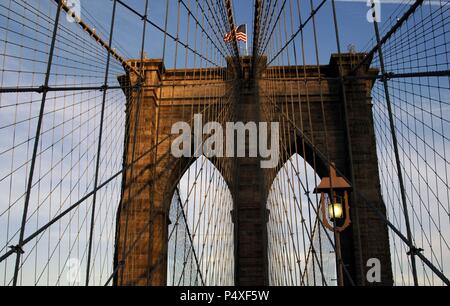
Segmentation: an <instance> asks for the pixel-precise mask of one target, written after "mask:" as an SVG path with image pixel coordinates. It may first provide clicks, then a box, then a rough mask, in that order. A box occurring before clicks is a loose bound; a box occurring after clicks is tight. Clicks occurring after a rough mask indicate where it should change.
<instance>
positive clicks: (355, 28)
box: [81, 0, 398, 66]
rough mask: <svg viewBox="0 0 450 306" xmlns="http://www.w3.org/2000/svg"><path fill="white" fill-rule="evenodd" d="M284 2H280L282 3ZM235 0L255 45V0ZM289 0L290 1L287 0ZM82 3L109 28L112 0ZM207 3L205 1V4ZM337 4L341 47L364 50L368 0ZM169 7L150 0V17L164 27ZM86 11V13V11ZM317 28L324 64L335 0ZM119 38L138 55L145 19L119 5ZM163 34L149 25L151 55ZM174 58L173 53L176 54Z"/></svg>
mask: <svg viewBox="0 0 450 306" xmlns="http://www.w3.org/2000/svg"><path fill="white" fill-rule="evenodd" d="M281 2H282V1H280V2H279V3H281ZM292 2H293V3H294V5H296V4H295V3H296V2H297V1H296V0H293V1H292ZM319 2H320V1H317V0H315V1H313V3H314V6H317V5H318V4H319ZM126 3H127V4H129V5H130V6H132V7H133V8H134V9H136V10H137V11H139V12H143V11H144V1H142V0H128V1H126ZM176 3H177V1H169V21H170V22H169V23H170V25H169V31H168V32H169V33H171V34H173V35H175V33H176V25H177V22H176V20H177V7H176ZM185 3H186V5H189V3H191V5H192V7H191V9H192V11H195V1H193V0H191V1H185ZM233 3H234V12H235V21H236V23H237V24H238V25H239V24H248V31H249V32H250V33H249V40H250V41H249V46H251V44H252V41H253V40H252V39H253V38H252V33H253V5H254V4H253V1H252V0H236V1H234V2H233ZM287 3H289V1H287ZM81 4H82V18H83V19H85V20H87V22H88V23H89V21H90V20H89V19H88V17H89V16H87V14H86V12H88V13H90V14H92V12H95V17H96V19H97V22H98V24H95V25H94V26H96V27H98V28H99V25H101V26H102V27H103V28H104V29H108V31H109V23H110V16H111V8H112V1H109V0H99V1H83V0H81ZM203 5H204V4H203ZM397 6H398V4H392V3H385V4H382V6H381V9H382V11H381V12H382V16H383V17H384V16H386V19H387V17H388V16H391V14H392V12H393V11H394V9H395V8H396V7H397ZM301 7H302V13H301V14H302V18H303V19H306V18H307V17H308V16H309V14H310V5H309V1H301ZM336 7H337V11H338V23H339V27H340V29H339V30H340V36H341V37H340V38H341V46H342V49H343V51H345V50H347V46H348V45H349V44H354V45H355V46H356V49H357V50H358V51H362V50H365V49H367V43H368V42H369V40H370V39H371V38H372V37H373V36H374V35H373V33H374V32H373V25H372V24H371V23H369V22H367V19H366V15H367V11H368V9H369V8H368V6H367V5H366V2H365V1H336ZM165 10H166V1H164V0H157V1H154V0H153V1H149V10H148V12H149V19H150V20H151V21H153V22H155V23H156V24H157V25H159V26H160V27H162V28H163V27H164V19H165ZM83 12H84V13H85V14H83ZM185 15H186V10H185V8H181V17H180V20H181V22H180V24H181V29H180V36H183V33H184V32H185V30H183V27H186V23H187V22H186V17H185ZM294 19H298V17H295V16H294ZM383 21H385V20H383V19H382V23H381V27H383ZM316 22H317V31H318V39H319V45H320V50H319V53H320V60H321V62H322V63H327V62H328V60H329V56H330V53H332V52H336V40H335V36H334V35H335V34H334V24H333V20H332V8H331V1H328V2H327V4H325V5H324V6H323V7H322V8H321V10H320V13H319V14H317V20H316ZM305 33H306V35H307V37H306V38H308V35H309V33H311V28H310V27H306V29H305ZM114 36H115V40H116V41H119V42H120V43H119V44H117V43H116V44H115V46H117V47H119V46H120V47H122V48H123V50H124V51H125V54H124V55H125V56H131V57H138V54H139V49H140V41H141V36H142V22H141V21H140V20H139V18H136V16H135V15H133V14H131V13H130V12H128V11H127V10H126V9H124V8H123V7H121V6H120V5H119V9H118V14H117V26H116V30H115V34H114ZM162 38H163V35H162V34H161V32H160V31H157V30H155V29H154V28H153V27H152V26H149V27H148V28H147V36H146V40H147V43H146V48H145V50H146V53H147V54H148V56H149V57H155V58H161V57H162V41H163V39H162ZM241 47H242V48H244V44H243V43H242V44H241ZM173 49H174V45H173V44H172V42H168V45H167V52H166V58H167V60H166V61H167V62H168V66H170V62H172V63H173V59H172V58H171V54H173ZM306 49H307V51H308V54H309V55H310V56H311V61H313V60H314V58H313V57H312V53H311V52H313V46H312V42H311V41H310V40H307V46H306ZM172 57H173V56H172Z"/></svg>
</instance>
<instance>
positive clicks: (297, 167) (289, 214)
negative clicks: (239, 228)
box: [267, 154, 337, 286]
mask: <svg viewBox="0 0 450 306" xmlns="http://www.w3.org/2000/svg"><path fill="white" fill-rule="evenodd" d="M319 183H320V176H319V175H318V171H314V168H313V167H311V165H310V164H309V163H308V162H307V161H306V160H305V159H303V158H302V157H301V156H300V155H299V154H294V155H293V156H292V157H291V158H289V159H288V160H287V161H286V163H285V164H284V165H283V166H282V167H280V169H279V170H278V173H277V174H276V176H275V179H274V180H273V182H272V186H271V188H270V190H269V194H268V198H267V209H268V210H269V211H270V214H269V220H268V225H267V232H268V269H269V284H270V285H273V286H336V285H337V281H336V279H337V276H336V256H335V252H334V248H333V246H332V243H333V244H334V238H333V234H332V233H327V232H326V229H325V228H324V227H323V226H322V224H321V216H320V212H319V211H320V210H319V207H320V197H319V196H318V195H315V194H314V193H313V190H314V189H315V187H316V186H317V185H318V184H319ZM330 240H331V241H330Z"/></svg>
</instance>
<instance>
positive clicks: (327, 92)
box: [115, 54, 393, 286]
mask: <svg viewBox="0 0 450 306" xmlns="http://www.w3.org/2000/svg"><path fill="white" fill-rule="evenodd" d="M362 56H364V55H363V54H343V55H341V57H340V58H339V57H338V56H337V55H332V57H331V60H330V63H329V64H328V65H323V66H321V67H320V74H319V72H318V69H317V66H306V67H303V66H301V67H295V66H289V67H270V68H265V64H264V63H262V64H261V66H260V67H259V69H258V67H255V69H252V67H251V66H252V58H251V57H244V58H242V59H241V64H242V65H241V66H242V69H243V71H242V73H240V74H239V75H240V76H241V77H240V79H238V80H235V82H239V87H238V88H239V89H238V90H237V91H234V92H233V94H232V97H231V99H232V103H233V104H234V114H223V115H222V116H221V117H220V118H219V119H218V114H220V105H221V103H223V102H224V101H222V98H221V97H223V93H224V91H225V90H227V89H229V86H230V85H229V84H230V82H229V81H230V80H233V79H235V77H236V76H235V74H234V73H233V70H232V69H231V68H229V67H223V68H214V69H215V70H214V73H211V74H210V75H211V76H213V77H211V78H210V79H208V80H207V81H206V80H205V78H204V77H201V73H200V71H198V70H196V69H192V70H185V69H182V70H168V69H165V67H164V63H163V62H162V61H161V60H153V59H146V60H145V61H144V66H145V67H144V71H145V74H146V78H145V79H146V82H145V84H144V85H145V86H144V87H143V90H142V91H141V93H142V95H141V96H138V95H139V94H138V91H133V92H126V94H127V97H129V99H128V104H127V129H126V139H125V156H124V162H125V164H128V163H130V162H131V161H132V160H133V156H141V155H143V154H144V157H143V158H141V159H140V160H139V161H137V163H136V164H135V165H134V167H132V168H131V169H130V168H129V169H128V170H127V171H126V173H125V174H124V176H123V193H122V194H123V196H122V203H121V206H120V208H119V211H118V216H117V238H116V258H115V265H116V268H117V269H118V271H119V273H118V275H117V277H116V280H115V284H116V285H125V286H127V285H166V278H167V226H168V220H167V219H168V212H169V206H170V203H171V200H172V195H173V192H174V190H173V189H171V188H173V186H174V185H176V183H177V182H178V180H179V179H180V178H181V176H182V175H183V172H184V171H185V170H186V169H187V168H188V167H189V161H187V160H185V159H175V158H174V157H172V156H171V154H170V145H171V142H170V137H169V136H167V137H166V136H164V135H169V134H170V130H171V126H172V124H173V123H174V122H178V121H184V122H190V121H191V119H192V118H190V116H191V113H186V112H183V111H181V110H182V109H183V107H182V106H183V105H184V106H187V105H188V106H191V105H192V104H193V103H194V102H193V101H195V105H203V109H208V107H207V106H208V105H213V106H212V108H210V109H208V111H206V112H205V113H204V120H205V121H208V118H210V119H211V121H218V120H219V121H220V122H222V123H224V122H227V121H232V120H234V121H242V122H244V123H246V122H261V121H265V122H271V121H274V120H275V119H276V118H269V117H267V114H265V113H264V112H262V111H261V105H262V104H263V103H264V95H263V94H262V92H263V91H264V86H265V83H264V77H265V76H267V75H270V74H271V72H273V71H274V70H277V71H280V70H283V78H285V79H286V81H285V82H277V84H278V85H277V87H276V88H275V90H274V92H275V99H276V103H280V107H284V106H282V105H285V103H286V100H288V104H289V107H291V108H292V110H293V113H294V114H295V116H296V117H298V118H300V117H301V116H303V118H307V117H308V116H309V114H312V115H311V116H310V118H309V119H310V121H311V125H310V126H313V127H314V129H313V130H311V129H310V128H309V126H308V127H305V129H304V134H305V135H308V136H309V137H312V138H313V139H314V141H315V144H314V145H315V148H312V147H307V148H306V152H312V151H313V150H314V149H318V150H319V151H321V152H327V155H328V156H330V159H332V160H333V162H335V163H336V166H337V168H338V169H339V170H340V171H341V172H342V173H344V174H345V175H346V177H350V172H349V171H350V164H349V158H348V156H349V152H348V148H351V150H352V152H351V153H352V155H353V165H352V166H353V169H354V175H355V182H354V183H355V185H356V186H357V189H358V191H359V194H361V195H364V201H369V202H370V203H371V205H373V206H374V207H376V208H377V209H378V210H379V211H380V212H382V213H383V214H385V206H384V204H383V201H382V197H381V191H380V181H379V173H378V162H377V155H376V144H375V133H374V127H373V119H372V105H371V89H372V86H373V81H372V80H371V79H370V78H367V80H366V79H364V78H358V79H355V80H352V81H348V82H347V84H346V86H345V90H346V96H347V99H348V106H347V107H348V109H347V113H348V121H349V123H350V124H349V130H350V131H349V132H350V135H351V143H350V145H348V143H347V141H349V140H348V139H347V137H346V124H345V122H346V121H345V118H344V104H343V101H342V94H343V93H342V90H341V88H342V87H341V86H340V82H339V68H338V67H339V65H338V61H341V63H342V66H343V70H344V74H345V75H348V74H349V73H350V71H351V68H352V67H351V66H352V63H354V62H358V61H359V60H360V59H361V57H362ZM130 62H131V63H132V64H133V65H134V66H136V67H137V68H139V69H140V67H139V65H140V60H135V61H130ZM299 70H300V71H306V75H307V76H306V78H305V77H301V78H300V82H299V76H298V73H297V72H298V71H299ZM252 71H256V74H255V75H256V77H255V78H253V77H252V73H251V72H252ZM377 73H378V71H374V70H371V69H369V67H368V66H365V67H362V68H360V69H359V71H358V72H357V74H358V75H359V76H368V75H374V74H377ZM137 80H138V78H137V76H136V75H126V76H123V77H121V78H120V82H121V84H122V85H123V87H124V90H130V89H129V88H130V86H131V85H136V83H137ZM205 82H208V86H207V87H209V88H210V92H209V94H208V98H207V99H204V98H202V97H204V94H203V91H204V90H205V88H204V87H205V86H203V87H202V86H196V85H199V84H201V83H205ZM294 84H295V86H293V85H294ZM298 84H301V85H300V86H298ZM292 88H294V89H295V90H294V92H292ZM288 89H289V90H288ZM292 97H296V98H295V99H292ZM307 97H308V98H309V99H310V103H309V106H308V105H307V104H306V103H304V104H302V103H299V100H303V101H305V100H306V99H307ZM322 102H323V104H324V109H325V116H326V118H327V120H326V126H323V122H324V121H323V117H322V109H321V103H322ZM215 105H217V106H218V107H216V106H215ZM138 107H139V108H140V109H138V110H137V109H136V108H138ZM308 108H309V109H308ZM137 113H138V114H139V117H136V114H137ZM278 119H280V118H278ZM135 127H136V128H135ZM324 128H326V129H327V131H328V133H327V134H328V139H327V142H328V145H327V146H326V145H325V139H324V137H325V133H324ZM134 131H136V134H134ZM157 135H159V137H157ZM293 137H299V136H298V133H293V132H292V131H289V132H285V133H284V134H283V135H281V137H280V139H281V142H283V143H282V144H281V147H285V146H286V145H287V144H288V143H294V139H293ZM296 141H301V139H296ZM154 150H157V151H156V154H147V155H145V152H150V151H152V152H154ZM327 150H328V151H327ZM291 153H292V154H295V153H298V154H300V155H302V157H303V158H304V159H305V160H306V161H307V162H308V163H310V164H312V163H313V162H315V163H316V165H317V171H318V175H319V176H321V177H323V176H327V174H328V173H327V169H328V166H327V163H326V161H324V160H320V159H317V160H315V161H313V160H312V156H313V154H312V153H311V154H304V152H295V150H294V149H293V148H292V152H291ZM304 155H306V156H304ZM286 161H287V160H281V161H280V162H281V164H284V163H285V162H286ZM212 162H213V163H214V164H215V166H216V167H217V169H218V170H219V171H220V172H221V173H222V174H223V176H224V179H225V180H226V182H227V183H228V186H229V187H230V189H231V192H232V195H233V200H234V210H233V212H232V216H233V221H234V225H235V281H236V285H242V286H249V285H252V286H258V285H268V279H269V278H268V273H269V272H268V258H267V221H268V216H269V214H270V212H269V211H268V210H267V208H266V201H267V196H268V193H269V190H270V187H271V185H272V181H273V179H274V174H273V173H271V172H269V171H267V170H264V169H261V167H260V160H259V158H237V159H227V158H221V159H216V160H212ZM153 165H156V166H154V167H153ZM135 195H137V196H135ZM354 199H355V200H356V201H354V202H352V203H351V207H353V208H354V209H352V219H353V220H356V219H357V220H359V221H358V223H357V224H356V223H353V225H352V227H351V228H350V229H348V230H347V231H346V233H345V235H343V237H342V239H343V240H342V246H343V247H342V248H343V250H342V251H343V260H344V263H345V264H346V265H347V269H348V271H349V272H350V274H351V275H352V279H354V280H355V282H356V283H357V284H363V282H364V280H363V278H364V277H365V274H366V269H367V267H366V263H367V260H368V259H370V258H378V259H379V260H380V261H381V263H382V266H381V268H382V284H384V285H392V282H393V280H392V271H391V262H390V252H389V238H388V229H387V226H386V224H384V223H383V222H382V221H380V219H379V217H378V216H377V215H376V212H374V211H372V210H371V209H370V208H368V207H367V205H363V204H362V203H363V200H362V198H361V197H360V196H359V195H356V196H355V197H354ZM356 214H357V215H356ZM148 220H152V221H151V222H150V226H148V228H147V229H146V225H147V223H148ZM142 232H144V233H142ZM140 234H141V235H142V237H143V238H142V239H139V241H138V242H137V244H136V246H135V247H134V248H133V250H132V251H131V253H130V254H127V251H126V249H124V245H127V244H130V243H132V242H133V241H134V240H135V239H133V238H135V237H137V236H138V235H140ZM358 237H359V239H358ZM125 258H126V260H124V259H125Z"/></svg>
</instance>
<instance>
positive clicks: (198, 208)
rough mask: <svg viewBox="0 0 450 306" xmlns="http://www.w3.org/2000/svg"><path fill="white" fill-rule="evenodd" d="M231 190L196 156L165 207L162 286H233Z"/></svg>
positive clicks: (214, 170)
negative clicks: (164, 279)
mask: <svg viewBox="0 0 450 306" xmlns="http://www.w3.org/2000/svg"><path fill="white" fill-rule="evenodd" d="M232 210H233V199H232V195H231V191H230V189H229V187H228V185H227V183H226V181H225V179H224V177H223V176H222V174H221V173H220V171H219V170H218V169H217V168H216V166H215V165H214V164H213V163H212V162H211V161H210V160H209V159H207V158H206V157H204V156H201V157H199V158H198V159H197V160H196V161H195V162H194V163H193V164H192V165H191V166H190V167H189V169H188V170H187V171H186V172H185V173H184V174H183V176H182V177H181V179H180V181H179V182H178V184H177V187H176V188H175V191H174V194H173V196H172V201H171V205H170V209H169V220H170V222H169V225H168V260H167V285H169V286H231V285H234V225H233V222H232V217H231V211H232Z"/></svg>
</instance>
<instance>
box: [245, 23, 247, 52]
mask: <svg viewBox="0 0 450 306" xmlns="http://www.w3.org/2000/svg"><path fill="white" fill-rule="evenodd" d="M245 35H247V40H246V41H245V49H246V50H247V56H248V31H247V24H245Z"/></svg>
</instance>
